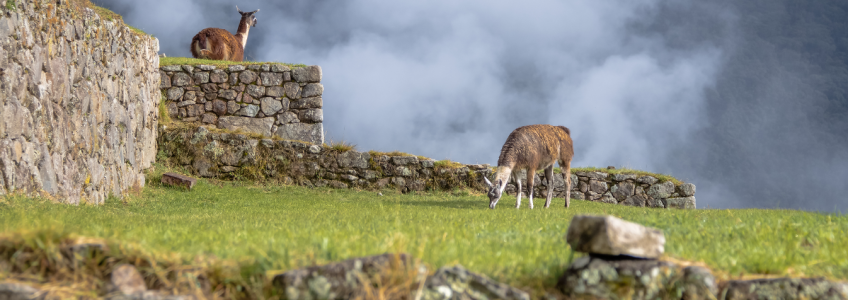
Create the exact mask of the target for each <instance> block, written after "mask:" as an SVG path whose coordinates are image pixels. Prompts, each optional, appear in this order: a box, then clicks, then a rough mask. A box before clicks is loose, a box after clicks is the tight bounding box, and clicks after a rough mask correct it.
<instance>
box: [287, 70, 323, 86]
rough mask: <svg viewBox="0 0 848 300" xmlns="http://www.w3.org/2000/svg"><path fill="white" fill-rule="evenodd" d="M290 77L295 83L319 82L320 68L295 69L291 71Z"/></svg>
mask: <svg viewBox="0 0 848 300" xmlns="http://www.w3.org/2000/svg"><path fill="white" fill-rule="evenodd" d="M292 77H293V79H294V80H295V81H297V82H302V83H303V82H320V81H321V77H322V74H321V67H320V66H308V67H304V68H296V69H294V70H292Z"/></svg>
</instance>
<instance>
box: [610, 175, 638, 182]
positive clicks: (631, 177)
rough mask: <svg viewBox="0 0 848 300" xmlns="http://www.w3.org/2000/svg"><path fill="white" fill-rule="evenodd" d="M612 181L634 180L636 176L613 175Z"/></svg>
mask: <svg viewBox="0 0 848 300" xmlns="http://www.w3.org/2000/svg"><path fill="white" fill-rule="evenodd" d="M612 180H615V181H626V180H636V174H613V175H612Z"/></svg>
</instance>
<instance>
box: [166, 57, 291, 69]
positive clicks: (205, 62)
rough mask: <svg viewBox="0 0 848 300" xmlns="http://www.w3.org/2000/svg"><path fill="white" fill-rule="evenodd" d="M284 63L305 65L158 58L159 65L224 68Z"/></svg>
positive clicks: (289, 65)
mask: <svg viewBox="0 0 848 300" xmlns="http://www.w3.org/2000/svg"><path fill="white" fill-rule="evenodd" d="M264 64H271V65H285V66H288V67H290V68H301V67H306V65H304V64H289V63H281V62H258V61H227V60H210V59H197V58H190V57H161V58H159V66H160V67H164V66H171V65H192V66H196V65H210V66H216V67H219V68H225V67H228V66H231V65H264Z"/></svg>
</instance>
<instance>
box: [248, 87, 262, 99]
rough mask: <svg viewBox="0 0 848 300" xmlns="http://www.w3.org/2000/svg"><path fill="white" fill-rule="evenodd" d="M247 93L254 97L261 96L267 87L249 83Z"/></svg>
mask: <svg viewBox="0 0 848 300" xmlns="http://www.w3.org/2000/svg"><path fill="white" fill-rule="evenodd" d="M247 94H248V95H250V96H251V97H253V98H260V97H262V96H264V95H265V87H264V86H258V85H253V84H251V85H248V86H247Z"/></svg>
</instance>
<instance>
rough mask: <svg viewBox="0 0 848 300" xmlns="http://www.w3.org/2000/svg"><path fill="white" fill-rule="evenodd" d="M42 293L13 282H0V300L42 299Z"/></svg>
mask: <svg viewBox="0 0 848 300" xmlns="http://www.w3.org/2000/svg"><path fill="white" fill-rule="evenodd" d="M41 294H42V292H41V291H40V290H38V289H36V288H34V287H31V286H28V285H25V284H22V283H13V282H0V299H3V300H30V299H43V298H44V297H43V296H42V295H41Z"/></svg>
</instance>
